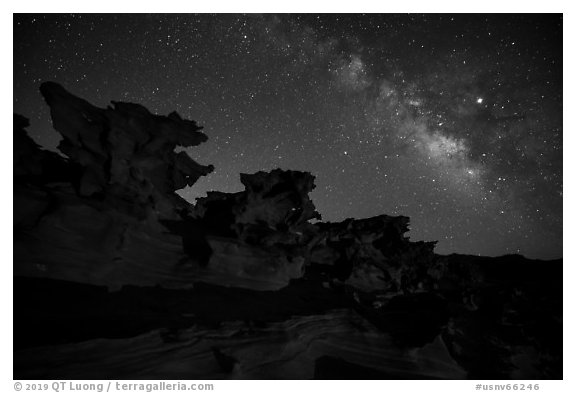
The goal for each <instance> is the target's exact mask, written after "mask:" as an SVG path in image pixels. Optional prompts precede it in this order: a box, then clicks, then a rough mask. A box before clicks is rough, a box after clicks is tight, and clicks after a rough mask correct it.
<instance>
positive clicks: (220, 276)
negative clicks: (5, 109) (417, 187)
mask: <svg viewBox="0 0 576 393" xmlns="http://www.w3.org/2000/svg"><path fill="white" fill-rule="evenodd" d="M41 91H42V94H43V95H44V97H45V99H46V101H47V103H48V105H49V106H50V109H51V114H52V118H53V122H54V127H55V128H56V130H57V131H59V132H60V133H61V134H62V137H63V140H62V143H61V144H60V146H59V149H60V151H61V152H62V153H63V154H64V155H65V156H66V157H63V156H61V155H58V154H56V153H53V152H48V151H45V150H42V149H41V148H40V147H39V146H38V145H36V144H35V143H34V142H33V141H32V139H30V137H28V135H27V134H26V132H25V128H26V127H27V126H28V121H27V120H26V119H25V118H23V117H22V116H18V115H15V118H14V275H15V278H14V331H15V335H14V346H15V352H14V377H15V378H16V379H23V378H34V379H56V378H64V379H74V378H83V379H94V378H107V379H110V378H113V379H120V378H157V379H169V378H176V379H196V378H201V379H207V378H210V379H212V378H251V379H254V378H281V379H294V378H327V379H333V378H345V379H355V378H360V379H389V378H392V379H415V378H419V379H421V378H425V379H429V378H452V379H454V378H456V379H461V378H474V379H481V378H490V379H514V378H516V379H518V378H522V379H549V378H562V339H561V337H562V261H546V262H544V261H530V260H526V259H524V258H522V257H519V256H507V257H501V258H481V257H470V256H462V255H452V256H439V255H436V254H434V243H433V242H411V241H410V240H409V238H408V237H407V236H406V233H407V231H408V223H409V220H408V218H407V217H391V216H386V215H381V216H377V217H373V218H368V219H362V220H354V219H348V220H345V221H343V222H339V223H327V222H321V221H318V220H320V219H321V217H320V214H319V213H318V212H317V211H316V209H315V207H314V204H313V203H312V201H311V199H310V197H309V193H310V192H311V191H312V190H313V188H314V177H313V176H312V175H311V174H309V173H307V172H299V171H283V170H279V169H277V170H273V171H271V172H257V173H255V174H242V175H241V178H240V179H241V182H242V184H243V185H244V186H245V190H244V191H241V192H238V193H233V194H226V193H221V192H210V193H208V195H207V196H206V197H205V198H200V199H199V200H198V201H197V202H196V204H195V205H190V204H189V203H188V202H186V201H185V200H183V199H182V198H180V197H179V196H178V195H177V194H175V191H176V190H177V189H180V188H183V187H185V186H187V185H193V184H194V183H195V182H196V181H197V179H198V178H199V177H200V176H204V175H207V174H208V173H209V172H211V171H212V169H213V168H212V167H211V166H203V165H200V164H198V163H196V162H195V161H193V160H192V159H191V158H190V157H189V156H188V155H187V154H186V153H185V152H180V153H176V152H175V148H176V147H177V146H183V147H191V146H195V145H198V144H200V143H202V142H204V141H206V139H207V138H206V136H205V135H204V134H203V133H201V132H200V129H201V128H200V127H198V126H197V125H196V124H195V123H194V122H192V121H188V120H184V119H182V118H181V117H180V116H179V115H177V114H176V113H172V114H170V115H168V116H166V117H165V116H158V115H153V114H151V113H150V112H148V111H147V110H146V109H145V108H143V107H141V106H139V105H135V104H128V103H116V102H115V103H113V104H114V105H113V107H108V108H106V109H102V108H97V107H94V106H92V105H91V104H89V103H87V102H86V101H84V100H82V99H80V98H78V97H75V96H73V95H71V94H70V93H68V92H66V91H65V90H64V89H63V88H62V87H61V86H59V85H56V84H53V83H47V84H44V85H42V88H41ZM314 220H316V221H317V222H314Z"/></svg>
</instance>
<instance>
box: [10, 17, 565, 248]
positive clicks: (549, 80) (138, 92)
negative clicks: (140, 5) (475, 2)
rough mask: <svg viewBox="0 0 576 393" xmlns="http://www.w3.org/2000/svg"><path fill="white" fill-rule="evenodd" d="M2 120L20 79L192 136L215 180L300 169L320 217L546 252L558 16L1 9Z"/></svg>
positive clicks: (554, 234)
mask: <svg viewBox="0 0 576 393" xmlns="http://www.w3.org/2000/svg"><path fill="white" fill-rule="evenodd" d="M14 22H15V24H14V26H15V27H14V48H15V49H14V110H15V112H18V113H21V114H23V115H25V116H27V117H28V118H30V120H31V123H32V126H31V128H30V132H31V134H32V136H33V137H34V138H35V139H36V140H37V141H38V142H39V143H41V144H42V145H44V146H46V147H47V148H49V149H55V147H56V145H57V144H58V140H59V139H58V136H57V134H56V132H54V131H53V130H52V129H51V126H50V121H49V116H48V111H47V108H46V106H45V104H44V103H43V102H42V100H41V98H40V96H39V93H38V86H39V84H40V83H41V82H43V81H46V80H53V81H56V82H59V83H61V84H63V85H64V87H65V88H67V89H69V90H70V91H71V92H73V93H75V94H77V95H80V96H82V97H84V98H86V99H87V100H89V101H91V102H93V103H95V104H97V105H101V106H104V105H107V104H108V103H109V102H110V101H111V100H117V101H130V102H138V103H141V104H143V105H144V106H146V107H148V108H149V109H150V110H151V111H153V112H156V113H159V114H168V113H169V112H171V111H172V110H176V111H178V112H179V113H180V114H181V115H182V116H184V117H186V118H190V119H194V120H196V121H197V122H198V123H199V124H201V125H203V126H204V127H205V128H204V131H205V132H206V133H207V135H208V136H209V138H210V140H209V142H208V143H206V144H204V145H202V146H200V147H196V148H193V149H190V150H189V151H188V153H189V154H190V155H191V156H192V157H193V158H194V159H196V160H198V161H199V162H200V163H203V164H213V165H214V166H215V167H216V170H215V172H214V173H213V174H211V175H209V176H207V177H206V178H203V179H202V180H200V181H199V182H198V183H197V184H195V185H194V186H193V187H192V188H189V189H186V190H183V191H181V192H180V193H181V195H182V196H184V197H185V198H187V199H188V200H190V201H191V202H193V201H194V198H195V197H198V196H202V195H204V194H205V192H206V191H208V190H212V189H215V190H221V191H227V192H232V191H239V190H241V189H242V188H243V187H242V185H241V184H240V181H239V173H240V172H255V171H258V170H270V169H272V168H277V167H280V168H284V169H298V170H306V171H310V172H312V173H313V174H314V175H315V176H316V184H317V188H316V190H314V192H313V193H312V198H313V200H314V203H315V204H316V206H317V209H318V210H319V211H320V213H321V214H322V216H323V219H324V220H329V221H336V220H342V219H344V218H346V217H356V218H362V217H369V216H374V215H377V214H383V213H384V214H393V215H399V214H401V215H406V216H409V217H410V218H411V232H410V236H411V238H412V239H413V240H438V245H437V252H439V253H452V252H458V253H467V254H483V255H500V254H507V253H521V254H524V255H526V256H529V257H534V258H556V257H561V256H562V18H561V16H560V15H522V16H515V15H492V16H486V15H374V14H372V15H49V16H42V15H16V16H15V17H14Z"/></svg>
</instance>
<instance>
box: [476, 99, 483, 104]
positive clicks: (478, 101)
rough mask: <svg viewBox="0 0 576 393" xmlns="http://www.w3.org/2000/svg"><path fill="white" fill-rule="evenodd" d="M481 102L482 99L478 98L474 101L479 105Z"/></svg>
mask: <svg viewBox="0 0 576 393" xmlns="http://www.w3.org/2000/svg"><path fill="white" fill-rule="evenodd" d="M482 101H484V99H483V98H478V99H477V100H476V102H477V103H479V104H481V103H482Z"/></svg>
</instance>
